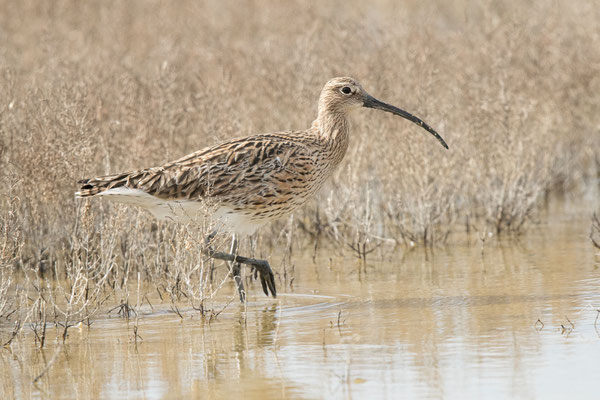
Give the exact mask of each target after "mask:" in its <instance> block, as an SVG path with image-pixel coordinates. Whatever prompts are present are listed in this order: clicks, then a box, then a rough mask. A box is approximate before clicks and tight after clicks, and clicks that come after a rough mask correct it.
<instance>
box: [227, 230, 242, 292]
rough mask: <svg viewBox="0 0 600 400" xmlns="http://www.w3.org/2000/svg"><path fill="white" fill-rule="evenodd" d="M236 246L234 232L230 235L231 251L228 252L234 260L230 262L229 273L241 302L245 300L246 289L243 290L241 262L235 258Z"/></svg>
mask: <svg viewBox="0 0 600 400" xmlns="http://www.w3.org/2000/svg"><path fill="white" fill-rule="evenodd" d="M237 247H238V241H237V237H236V236H235V234H233V236H232V240H231V251H230V252H229V253H230V254H233V256H234V260H233V261H232V262H230V264H229V268H230V269H231V275H232V276H233V280H234V281H235V286H236V287H237V290H238V293H239V294H240V301H241V302H242V303H245V302H246V290H244V281H242V276H241V274H240V272H241V264H240V263H239V262H238V261H236V260H235V256H236V255H237Z"/></svg>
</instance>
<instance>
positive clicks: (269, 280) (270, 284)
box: [204, 231, 277, 297]
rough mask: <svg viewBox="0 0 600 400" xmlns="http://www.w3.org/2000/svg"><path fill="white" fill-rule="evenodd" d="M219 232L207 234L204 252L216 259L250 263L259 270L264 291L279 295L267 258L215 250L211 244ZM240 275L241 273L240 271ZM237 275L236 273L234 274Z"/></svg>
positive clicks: (267, 293)
mask: <svg viewBox="0 0 600 400" xmlns="http://www.w3.org/2000/svg"><path fill="white" fill-rule="evenodd" d="M216 234H217V232H216V231H214V232H212V233H211V234H210V235H208V236H207V238H206V241H205V244H206V248H205V250H204V252H205V253H206V254H208V256H209V257H211V258H214V259H215V260H223V261H230V262H231V261H235V262H236V263H239V264H246V265H250V266H252V267H253V268H254V270H255V271H258V273H259V275H260V284H261V286H262V289H263V292H265V294H266V295H267V296H268V295H269V292H271V295H272V296H273V297H277V289H276V288H275V275H273V270H271V266H270V265H269V262H268V261H267V260H259V259H256V258H248V257H243V256H238V255H234V254H228V253H222V252H219V251H214V250H213V248H212V247H211V245H210V242H211V241H212V239H213V238H214V237H215V236H216ZM238 275H239V273H238ZM234 276H235V274H234Z"/></svg>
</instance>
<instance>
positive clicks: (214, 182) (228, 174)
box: [76, 77, 448, 301]
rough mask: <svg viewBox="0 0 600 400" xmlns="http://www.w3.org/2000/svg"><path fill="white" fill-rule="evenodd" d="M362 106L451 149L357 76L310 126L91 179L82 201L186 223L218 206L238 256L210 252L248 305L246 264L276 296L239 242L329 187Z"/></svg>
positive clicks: (332, 95)
mask: <svg viewBox="0 0 600 400" xmlns="http://www.w3.org/2000/svg"><path fill="white" fill-rule="evenodd" d="M359 107H368V108H373V109H377V110H382V111H387V112H390V113H392V114H395V115H398V116H400V117H402V118H405V119H407V120H409V121H412V122H413V123H415V124H417V125H418V126H420V127H421V128H424V129H425V130H427V131H428V132H429V133H431V134H432V135H433V136H434V137H435V138H436V139H437V140H438V141H439V142H440V143H441V144H442V146H444V147H445V148H446V149H447V148H448V145H447V144H446V142H445V141H444V139H442V137H441V136H440V135H439V134H438V133H437V132H436V131H435V130H434V129H433V128H431V127H430V126H429V125H427V124H426V123H425V122H423V121H422V120H421V119H420V118H417V117H415V116H414V115H412V114H410V113H408V112H406V111H404V110H401V109H399V108H397V107H394V106H392V105H389V104H386V103H384V102H382V101H379V100H377V99H375V98H374V97H372V96H371V95H369V94H368V93H367V92H366V91H365V90H364V89H363V88H362V86H361V85H360V84H359V83H358V82H357V81H356V80H355V79H352V78H347V77H344V78H334V79H331V80H330V81H329V82H327V83H326V84H325V87H324V88H323V90H322V91H321V95H320V97H319V109H318V116H317V119H316V120H315V121H314V122H313V123H312V126H311V127H310V128H309V129H306V130H303V131H287V132H279V133H265V134H259V135H253V136H247V137H243V138H238V139H232V140H228V141H225V142H222V143H219V144H217V145H214V146H212V147H207V148H205V149H203V150H200V151H197V152H195V153H192V154H189V155H187V156H185V157H182V158H180V159H178V160H175V161H173V162H170V163H167V164H164V165H162V166H159V167H153V168H147V169H140V170H136V171H130V172H123V173H119V174H114V175H108V176H101V177H97V178H91V179H84V180H81V181H79V182H78V183H79V185H80V187H79V191H78V192H77V193H76V196H77V197H90V196H103V197H106V198H108V199H110V200H114V201H117V202H121V203H127V204H133V205H137V206H141V207H144V208H146V209H148V210H149V211H150V212H151V213H152V214H153V215H154V216H155V217H157V218H159V219H165V218H168V219H173V220H176V221H182V222H188V221H190V220H195V219H197V218H202V217H203V216H204V213H205V211H206V208H205V207H204V205H205V204H206V203H207V202H208V203H210V204H211V205H212V206H213V207H214V208H212V210H214V213H213V215H212V218H213V220H214V221H215V222H216V225H217V227H218V229H220V230H224V231H227V232H230V233H232V245H231V251H230V253H221V252H215V251H213V250H212V249H210V247H209V248H208V253H209V255H210V256H211V257H213V258H216V259H220V260H226V261H229V262H231V264H230V265H231V266H230V268H231V272H232V275H233V277H234V280H235V282H236V286H237V289H238V291H239V295H240V300H241V301H245V298H246V295H245V291H244V287H243V284H242V279H241V277H240V267H241V266H240V264H246V265H250V266H251V267H253V268H254V270H255V273H256V272H258V274H259V275H260V281H261V285H262V288H263V291H264V293H265V294H266V295H267V296H268V295H269V292H271V294H272V295H273V297H275V296H276V293H277V292H276V289H275V279H274V276H273V272H272V270H271V267H270V265H269V263H268V262H267V261H266V260H257V259H251V258H247V257H242V256H239V255H237V237H238V235H240V234H242V235H248V234H252V233H253V232H254V231H256V229H258V228H259V227H261V226H262V225H264V224H265V223H267V222H269V221H272V220H275V219H277V218H280V217H283V216H285V215H288V214H290V213H291V212H293V211H294V210H296V209H297V208H298V207H300V206H302V205H303V204H304V203H306V201H307V200H308V199H309V198H310V197H311V196H312V195H314V194H315V192H317V191H318V190H319V189H320V188H321V186H323V183H324V182H325V180H326V179H327V178H328V177H329V176H331V174H332V173H333V171H334V170H335V168H336V167H337V166H338V165H339V164H340V162H341V161H342V159H343V158H344V155H345V154H346V150H347V148H348V142H349V131H350V126H349V122H348V119H347V116H348V113H349V112H350V111H351V110H353V109H357V108H359ZM215 233H216V232H214V233H213V234H211V235H209V239H208V240H210V238H212V236H214V234H215Z"/></svg>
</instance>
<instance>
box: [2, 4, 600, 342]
mask: <svg viewBox="0 0 600 400" xmlns="http://www.w3.org/2000/svg"><path fill="white" fill-rule="evenodd" d="M258 6H259V5H257V4H254V3H247V4H244V5H239V4H235V5H233V4H229V3H223V2H219V1H209V2H202V3H198V2H193V1H183V2H177V3H164V2H156V1H151V2H147V1H130V2H127V3H125V4H119V5H115V4H112V3H110V2H86V3H81V2H75V1H70V0H66V1H61V2H57V3H54V4H53V5H52V7H50V6H44V7H39V4H38V2H35V1H33V0H25V1H21V2H12V3H11V4H7V5H6V7H5V10H4V12H3V13H1V15H0V26H1V27H2V37H3V38H4V39H3V46H2V51H1V52H0V182H1V185H0V224H1V226H0V247H1V250H2V252H1V254H0V268H1V271H0V272H1V275H0V315H2V316H4V317H5V318H6V315H7V314H10V315H11V316H10V317H8V320H9V322H11V323H13V322H17V321H20V323H21V325H20V326H25V325H26V324H25V325H24V324H23V323H24V322H27V323H31V324H32V325H31V326H32V327H33V328H32V329H33V330H34V331H36V332H38V334H39V335H40V338H41V337H42V336H41V335H42V330H41V329H42V327H43V326H45V325H46V323H45V322H44V321H46V322H52V323H56V324H57V325H60V326H61V327H62V328H63V329H64V333H65V335H67V331H68V327H69V326H72V325H73V324H76V323H79V322H80V321H84V323H86V322H87V321H89V319H90V317H91V316H93V315H97V313H98V311H99V310H100V309H102V305H103V304H105V305H107V307H108V308H109V309H110V308H112V307H115V306H119V305H122V304H124V305H127V306H128V307H134V308H133V309H134V311H136V312H137V311H138V310H137V308H138V307H139V302H138V301H137V297H138V293H137V292H131V290H132V289H131V288H132V287H133V286H132V285H134V286H135V287H137V279H138V274H139V279H141V281H142V285H141V287H148V286H150V287H153V288H154V289H155V290H156V291H157V292H158V293H159V294H160V296H161V298H162V301H165V302H166V303H172V304H177V303H179V302H182V301H183V302H187V304H189V305H191V306H192V307H193V308H197V309H199V310H206V309H207V306H206V302H207V301H210V300H209V299H211V298H214V296H216V292H217V291H218V289H219V288H220V287H222V286H223V285H224V284H225V282H228V280H227V273H228V272H227V269H226V268H217V266H219V265H221V264H220V263H219V264H214V263H213V262H212V261H209V260H208V259H207V258H206V257H205V256H204V255H202V254H201V252H200V251H199V250H198V249H199V248H200V247H201V245H202V244H203V242H202V241H203V235H205V233H206V230H207V229H208V227H207V226H177V225H175V224H172V223H169V222H157V221H154V220H153V219H152V218H151V217H150V216H149V214H147V213H146V212H144V211H142V210H137V209H134V208H127V207H123V206H119V205H112V204H109V203H108V202H103V201H96V200H94V201H91V202H85V201H76V200H75V199H74V196H73V192H74V191H75V188H76V184H75V182H76V181H77V180H79V179H82V178H85V177H89V176H98V175H102V174H108V173H113V172H116V171H127V170H132V169H137V168H140V167H148V166H152V165H159V164H161V163H163V162H166V161H169V160H172V159H175V158H176V157H180V156H183V155H185V154H187V153H190V152H191V151H194V150H198V149H201V148H203V147H205V146H209V145H211V144H214V143H216V142H218V141H220V140H223V139H227V138H232V137H235V136H244V135H248V134H252V133H259V132H273V131H275V130H286V129H304V128H306V127H307V126H308V125H309V124H310V122H311V121H312V119H314V118H315V116H316V100H317V96H318V94H319V91H320V89H321V87H322V85H323V83H324V82H326V81H327V80H328V79H330V78H331V77H333V76H340V75H351V76H355V77H356V78H358V79H360V80H361V82H362V83H363V84H364V86H365V88H368V90H369V91H370V92H371V93H372V94H373V95H376V96H377V97H378V98H380V99H382V100H384V101H389V102H390V103H393V104H397V105H398V106H401V107H402V108H404V109H406V110H408V111H412V112H414V113H415V114H417V115H419V116H420V117H422V118H423V119H424V120H425V121H427V122H428V123H429V124H430V125H432V126H434V127H435V129H436V130H437V131H439V132H440V133H441V134H442V135H443V136H444V138H445V139H446V141H447V142H448V144H449V146H450V150H449V151H445V150H444V149H442V148H441V147H439V146H438V144H437V143H434V142H433V140H432V139H431V138H430V137H428V136H427V135H424V134H423V133H422V132H420V131H419V129H418V128H417V127H414V126H412V125H411V124H408V123H406V122H404V121H401V120H398V119H395V118H393V117H392V116H387V115H381V114H380V113H377V115H375V114H376V113H369V112H368V111H364V112H361V113H360V115H357V116H356V117H354V127H353V129H352V136H351V144H350V149H349V151H348V154H347V156H346V159H345V160H344V162H343V164H342V166H341V168H339V169H338V171H337V172H336V174H335V175H334V178H333V179H332V181H331V182H330V184H329V186H328V187H327V188H326V189H324V190H322V192H321V193H320V194H319V195H318V196H317V197H316V198H315V199H314V200H313V201H312V202H311V203H309V204H308V205H307V206H305V207H304V208H303V209H302V210H299V211H298V212H297V213H296V215H295V216H294V217H292V218H291V219H290V220H287V221H279V222H277V223H275V224H272V226H270V227H266V228H265V229H263V230H261V231H260V232H259V234H258V235H257V236H256V237H254V238H253V239H252V242H251V243H261V244H265V243H267V244H271V248H275V247H281V246H284V247H285V248H286V249H287V250H286V253H285V254H284V260H285V261H284V263H283V264H282V268H283V266H285V274H283V275H284V276H285V278H284V279H285V280H287V279H292V278H290V277H288V268H289V270H290V271H291V270H292V266H293V265H294V260H293V257H294V256H296V255H298V254H305V253H306V251H307V250H306V249H310V252H311V253H312V254H315V253H316V252H317V251H318V249H319V248H321V247H326V245H330V246H327V247H328V248H331V247H334V248H336V249H338V251H339V250H340V249H345V251H349V252H350V253H351V254H355V255H356V256H357V257H359V258H363V259H365V258H366V257H375V256H379V255H381V254H384V252H385V251H392V250H393V249H394V248H395V247H396V246H397V245H404V246H413V245H427V246H434V245H439V244H440V243H448V242H451V241H452V237H453V236H452V233H453V232H454V231H457V230H464V229H465V227H466V229H471V228H475V227H480V226H485V227H486V230H489V231H493V232H497V233H499V234H505V235H515V234H520V233H523V232H525V231H526V230H527V229H528V227H530V226H531V224H532V221H534V220H535V218H537V216H538V215H539V213H538V211H539V210H540V209H541V207H543V202H542V201H541V200H542V199H543V198H544V197H545V195H547V194H548V193H549V192H550V191H552V190H578V187H581V186H584V185H585V184H586V182H588V181H589V180H591V179H595V178H597V176H598V173H599V170H600V162H599V160H600V152H599V149H600V134H599V131H598V126H600V114H598V113H597V110H598V105H599V104H600V79H598V77H599V76H600V67H599V66H600V50H599V49H600V31H599V29H600V28H598V24H597V21H598V19H600V15H599V12H600V11H599V8H598V7H596V4H595V2H594V1H591V0H584V1H582V2H579V3H578V4H577V7H572V6H571V5H570V4H567V3H561V2H558V3H557V2H552V1H548V0H539V1H537V2H535V3H534V4H529V5H527V6H524V5H523V4H522V3H521V2H518V1H509V2H504V3H502V4H501V5H500V4H477V5H474V4H472V3H469V2H460V1H459V2H454V3H453V7H443V6H440V4H439V3H436V2H428V1H426V2H416V1H412V2H410V1H409V2H407V3H403V5H402V6H401V7H399V6H398V5H397V4H396V3H395V2H391V1H390V2H387V1H384V2H380V3H378V4H377V5H368V4H366V3H362V2H359V1H351V2H350V3H347V2H346V3H344V6H343V7H337V6H336V4H334V3H323V4H319V5H313V6H312V7H310V8H306V6H305V4H304V3H302V2H299V1H292V2H285V3H278V4H270V5H269V7H260V12H258V11H257V7H258ZM421 20H427V21H429V23H427V24H422V23H418V24H416V23H415V21H421ZM82 21H85V23H83V22H82ZM215 21H219V22H218V23H215ZM289 21H294V23H293V24H290V23H289ZM226 240H227V238H225V237H219V238H218V240H217V242H216V243H215V244H214V245H215V246H216V247H220V248H223V247H224V246H225V241H226ZM262 247H263V246H262V245H261V246H257V248H262ZM252 249H253V247H251V250H252ZM275 265H277V264H275ZM142 298H143V296H142ZM17 310H18V312H17Z"/></svg>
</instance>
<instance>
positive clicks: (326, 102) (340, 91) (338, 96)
mask: <svg viewBox="0 0 600 400" xmlns="http://www.w3.org/2000/svg"><path fill="white" fill-rule="evenodd" d="M360 107H368V108H374V109H376V110H381V111H386V112H389V113H392V114H394V115H398V116H400V117H402V118H405V119H407V120H409V121H411V122H413V123H415V124H417V125H419V126H420V127H421V128H423V129H425V130H426V131H427V132H429V133H431V134H432V135H433V136H435V138H436V139H437V140H438V141H439V142H440V143H441V144H442V146H444V147H445V148H446V149H447V148H448V145H447V144H446V142H445V141H444V139H443V138H442V137H441V136H440V135H439V134H438V133H437V132H436V131H435V130H434V129H433V128H432V127H431V126H429V125H427V124H426V123H425V122H424V121H423V120H421V119H420V118H418V117H415V116H414V115H412V114H410V113H408V112H406V111H404V110H402V109H400V108H398V107H395V106H392V105H390V104H387V103H384V102H383V101H379V100H377V99H376V98H374V97H373V96H371V95H370V94H369V93H367V92H366V91H365V90H364V89H363V87H362V86H361V85H360V83H358V81H356V79H353V78H349V77H340V78H333V79H331V80H330V81H329V82H327V83H326V84H325V87H324V88H323V90H322V91H321V96H320V98H319V117H322V116H323V115H322V114H327V113H337V114H340V113H341V114H346V113H348V112H349V111H350V110H353V109H357V108H360Z"/></svg>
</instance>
